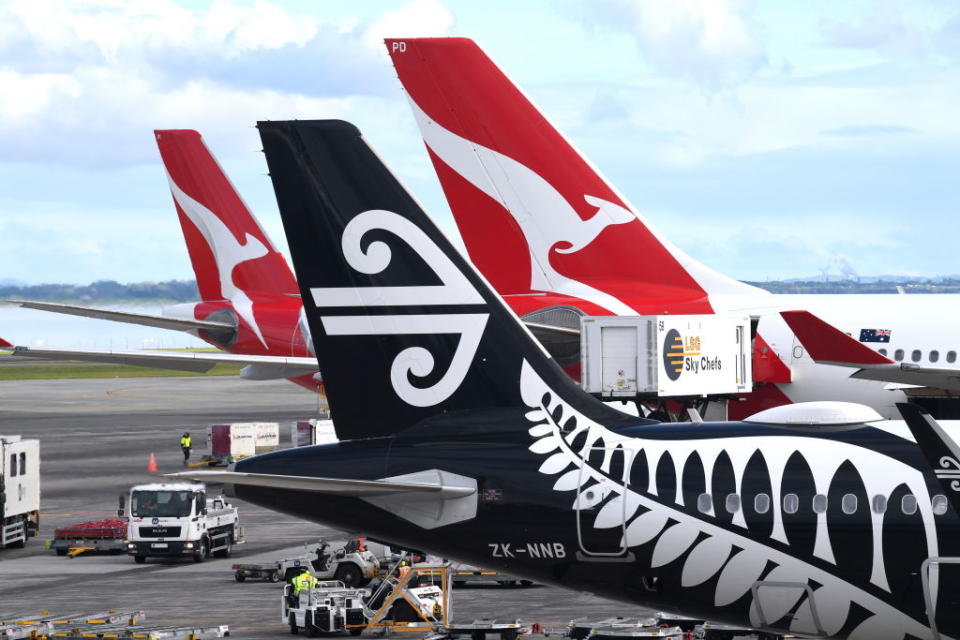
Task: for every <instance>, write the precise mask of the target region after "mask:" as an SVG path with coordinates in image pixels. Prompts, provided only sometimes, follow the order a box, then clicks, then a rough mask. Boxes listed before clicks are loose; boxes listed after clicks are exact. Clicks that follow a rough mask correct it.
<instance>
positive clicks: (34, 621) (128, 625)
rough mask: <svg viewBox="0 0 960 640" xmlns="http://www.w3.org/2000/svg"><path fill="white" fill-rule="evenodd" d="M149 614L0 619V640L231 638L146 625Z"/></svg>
mask: <svg viewBox="0 0 960 640" xmlns="http://www.w3.org/2000/svg"><path fill="white" fill-rule="evenodd" d="M145 618H146V614H145V613H144V612H143V611H140V610H132V611H117V610H113V609H110V610H107V611H101V612H96V613H92V614H70V615H66V616H56V615H50V613H49V612H48V611H43V612H40V613H39V614H36V615H26V616H0V637H2V638H4V639H5V640H20V639H21V638H30V639H31V640H52V639H59V640H81V639H87V638H111V639H116V640H207V639H209V638H224V637H227V636H229V635H230V628H229V627H228V626H227V625H219V626H209V627H165V626H155V627H151V626H147V625H143V624H142V623H143V620H144V619H145Z"/></svg>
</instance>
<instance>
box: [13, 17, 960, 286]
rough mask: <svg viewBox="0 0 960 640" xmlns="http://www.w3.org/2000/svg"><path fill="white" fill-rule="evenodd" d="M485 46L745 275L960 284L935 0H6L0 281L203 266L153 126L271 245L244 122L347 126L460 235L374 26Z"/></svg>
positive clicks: (954, 34)
mask: <svg viewBox="0 0 960 640" xmlns="http://www.w3.org/2000/svg"><path fill="white" fill-rule="evenodd" d="M443 35H456V36H466V37H470V38H473V39H475V40H476V41H477V42H478V43H479V44H480V45H481V46H482V47H483V48H484V49H486V50H487V52H488V53H490V55H491V56H492V57H493V58H494V59H495V60H497V62H498V63H499V64H500V65H501V67H503V69H504V70H505V71H506V72H507V73H508V75H510V76H511V77H512V78H513V79H514V80H515V81H516V82H517V83H518V84H520V85H521V86H522V87H523V88H524V89H525V90H526V91H527V92H528V93H529V94H530V95H531V96H532V97H533V98H534V100H535V101H536V102H537V103H538V105H539V106H540V107H541V108H543V109H544V110H545V111H546V114H547V115H548V117H550V118H551V119H552V120H553V121H554V123H556V124H557V125H558V126H559V127H560V128H561V129H562V130H563V131H564V132H565V133H566V134H567V135H568V136H569V137H571V138H572V139H573V140H574V141H575V143H576V144H577V145H578V146H579V147H580V148H581V149H582V150H583V151H585V152H586V153H587V155H588V156H589V157H590V158H591V159H592V160H593V162H594V163H595V164H596V165H598V166H599V167H600V168H601V170H602V171H603V172H604V173H605V174H606V175H607V176H608V177H609V178H610V179H611V180H612V181H613V182H614V183H615V184H616V185H617V186H618V188H619V189H620V190H621V191H622V192H623V193H625V194H626V196H627V197H628V198H629V199H630V200H631V201H632V203H633V204H634V205H635V206H636V207H637V208H638V209H640V210H641V211H643V212H645V213H646V214H647V216H648V217H649V219H650V220H652V221H653V223H654V224H655V225H656V226H657V227H658V228H659V229H660V230H661V231H663V232H664V233H665V234H666V235H667V236H668V237H670V238H671V239H672V240H673V241H674V242H675V243H676V244H678V245H679V246H680V247H682V248H683V249H685V250H686V251H687V252H688V253H689V254H691V255H692V256H694V257H696V258H698V259H700V260H701V261H703V262H705V263H707V264H709V265H710V266H712V267H714V268H717V269H719V270H721V271H724V272H726V273H728V274H730V275H733V276H735V277H737V278H742V279H756V280H763V279H767V278H771V279H773V278H782V277H795V276H809V275H816V274H818V273H820V272H821V271H823V270H829V271H830V272H832V273H834V274H839V273H840V272H842V271H851V270H852V271H854V272H856V273H859V274H862V275H874V274H888V273H898V274H916V275H927V276H934V275H941V274H953V273H960V257H958V256H960V251H958V250H960V238H958V234H957V224H956V221H957V219H958V215H960V195H958V182H960V181H958V179H957V175H958V169H960V161H958V160H960V117H958V112H957V105H958V104H960V70H958V62H960V5H957V3H956V2H952V1H948V0H930V1H927V2H916V1H910V2H906V1H904V2H895V1H892V0H891V1H885V0H851V1H849V2H843V3H838V2H835V1H833V0H830V1H818V0H813V1H806V2H799V3H783V2H779V1H763V0H758V1H756V2H751V1H748V0H670V1H669V2H666V1H663V0H600V1H594V2H589V3H586V2H583V3H580V2H573V1H570V0H567V1H561V2H552V1H547V0H543V1H539V0H525V1H524V2H522V3H521V2H516V1H506V2H498V1H494V0H487V1H485V2H472V1H471V2H457V1H454V0H447V1H444V0H412V1H410V0H398V1H390V2H386V1H384V2H341V1H335V0H326V1H324V2H312V1H308V0H303V1H299V2H280V1H279V0H269V1H268V0H258V1H254V2H244V1H239V0H214V1H213V2H174V1H172V0H149V1H144V2H129V3H124V2H114V1H110V0H83V1H78V2H70V1H67V0H62V1H61V0H51V1H46V0H24V1H0V87H2V90H0V237H2V239H3V243H2V250H0V281H3V280H4V279H13V280H19V281H24V282H27V283H40V282H75V283H87V282H90V281H93V280H97V279H115V280H119V281H122V282H135V281H143V280H165V279H172V278H181V279H187V278H191V277H193V276H192V273H191V271H190V267H189V263H188V260H187V255H186V250H185V248H184V246H183V242H182V238H181V236H180V229H179V225H178V224H177V222H176V218H175V214H174V211H173V207H172V204H171V199H170V194H169V192H168V190H167V188H166V181H165V178H164V173H163V169H162V166H161V165H160V163H159V158H158V154H157V151H156V147H155V145H154V140H153V136H152V134H151V131H152V130H153V129H154V128H194V129H198V130H200V131H201V132H202V133H203V134H204V137H205V138H206V140H207V143H208V145H209V146H210V147H211V149H212V150H213V151H214V153H215V154H216V155H217V156H218V158H219V159H220V161H221V164H223V165H224V167H225V168H226V169H227V171H228V172H229V174H230V175H231V177H232V179H233V181H234V183H235V184H236V185H237V186H238V188H239V189H240V191H241V192H242V195H243V196H244V197H245V199H246V200H247V202H248V203H249V204H250V205H251V207H252V208H253V209H254V212H255V214H256V215H258V216H259V217H260V219H261V220H262V222H263V223H264V226H265V227H266V228H267V230H268V232H269V233H270V235H271V236H272V238H273V239H274V241H275V242H276V243H278V244H282V242H283V234H282V230H281V228H280V221H279V216H278V215H277V211H276V204H275V201H274V198H273V193H272V189H271V187H270V183H269V179H268V178H267V177H266V176H265V175H264V174H265V164H264V161H263V157H262V154H260V153H258V151H257V150H258V149H259V140H258V136H257V134H256V130H255V129H253V128H252V126H251V125H253V123H254V122H255V121H256V120H258V119H287V118H330V117H338V118H345V119H349V120H352V121H353V122H355V123H356V124H357V125H358V126H360V128H361V129H362V130H363V131H364V132H365V134H366V136H367V137H368V139H369V140H371V141H372V142H373V144H374V145H375V146H376V147H377V148H378V150H379V151H380V152H381V154H382V155H383V156H384V157H385V158H386V159H387V161H388V162H389V163H390V164H391V165H392V166H393V167H394V169H395V170H396V171H397V172H398V173H399V174H400V175H401V176H402V178H403V179H404V180H405V181H406V183H407V184H408V186H410V187H411V188H412V189H413V190H414V191H415V192H416V193H417V195H418V196H419V198H420V199H421V200H422V201H423V202H424V203H425V204H426V205H427V206H428V208H429V209H430V210H431V211H432V212H433V213H434V214H435V215H436V216H437V217H439V218H440V219H441V221H443V222H444V224H445V225H447V226H448V227H449V228H451V229H452V228H453V225H452V219H451V217H450V213H449V210H448V209H447V206H446V203H445V201H444V199H443V195H442V193H441V191H440V188H439V185H438V183H437V181H436V178H435V176H434V174H433V170H432V168H431V167H430V165H429V161H428V159H427V156H426V153H425V151H424V148H423V145H422V143H421V141H420V137H419V135H418V133H417V130H416V125H415V124H414V121H413V117H412V115H411V113H410V111H409V107H408V106H407V104H406V103H405V101H404V99H403V96H402V93H401V89H400V84H399V82H398V81H397V79H396V77H395V75H394V73H393V70H392V68H391V66H390V63H389V59H388V58H387V56H386V53H385V50H384V48H383V45H382V43H381V39H382V38H384V37H388V36H389V37H404V36H406V37H411V36H443Z"/></svg>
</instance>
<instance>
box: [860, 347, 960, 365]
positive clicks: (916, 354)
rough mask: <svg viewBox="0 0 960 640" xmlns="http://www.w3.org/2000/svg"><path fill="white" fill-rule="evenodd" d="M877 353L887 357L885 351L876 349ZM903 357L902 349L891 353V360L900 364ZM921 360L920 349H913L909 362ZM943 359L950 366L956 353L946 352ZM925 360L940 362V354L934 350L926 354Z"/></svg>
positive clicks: (921, 353) (954, 359)
mask: <svg viewBox="0 0 960 640" xmlns="http://www.w3.org/2000/svg"><path fill="white" fill-rule="evenodd" d="M878 351H879V352H880V355H882V356H885V355H887V350H886V349H878ZM905 355H906V354H905V353H904V351H903V349H897V350H896V351H894V352H893V359H894V360H896V361H897V362H900V361H901V360H903V358H904V356H905ZM921 358H923V352H922V351H920V349H914V350H913V351H911V352H910V360H911V361H912V362H920V359H921ZM945 359H946V361H947V362H949V363H951V364H952V363H954V362H956V361H957V352H956V351H947V356H946V358H945ZM927 360H929V361H930V362H937V361H938V360H940V352H939V351H937V350H936V349H934V350H933V351H931V352H930V353H929V354H927Z"/></svg>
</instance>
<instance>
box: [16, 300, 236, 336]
mask: <svg viewBox="0 0 960 640" xmlns="http://www.w3.org/2000/svg"><path fill="white" fill-rule="evenodd" d="M4 302H6V303H7V304H15V305H18V306H21V307H23V308H24V309H38V310H40V311H52V312H54V313H65V314H67V315H71V316H82V317H84V318H99V319H101V320H113V321H114V322H126V323H127V324H139V325H143V326H145V327H156V328H158V329H173V330H175V331H196V330H197V329H208V330H209V329H215V330H216V329H219V330H221V331H222V330H224V329H229V330H230V331H234V330H236V327H235V326H234V325H233V324H231V323H229V322H215V321H210V320H192V319H189V318H168V317H166V316H158V315H152V314H149V313H131V312H129V311H114V310H112V309H97V308H95V307H82V306H80V305H74V304H59V303H56V302H39V301H36V300H5V301H4Z"/></svg>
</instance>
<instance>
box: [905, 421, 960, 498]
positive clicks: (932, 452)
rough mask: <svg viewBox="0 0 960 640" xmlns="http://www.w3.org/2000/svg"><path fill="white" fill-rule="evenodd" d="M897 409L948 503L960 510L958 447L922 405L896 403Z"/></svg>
mask: <svg viewBox="0 0 960 640" xmlns="http://www.w3.org/2000/svg"><path fill="white" fill-rule="evenodd" d="M897 409H899V410H900V415H902V416H903V419H904V421H905V422H906V423H907V427H908V428H909V429H910V432H911V433H913V437H914V438H916V440H917V445H918V446H919V447H920V451H922V452H923V455H924V457H925V458H926V459H927V461H928V462H929V463H930V466H931V467H933V472H934V474H936V476H937V480H939V481H940V484H941V486H942V487H943V489H944V493H946V495H947V497H948V498H949V499H950V504H951V505H953V508H954V509H955V510H957V511H960V446H957V443H956V441H955V440H954V439H953V438H951V437H950V436H949V435H947V433H946V431H944V430H943V427H941V426H940V424H939V423H937V421H936V420H934V419H933V416H931V415H930V414H929V413H927V411H926V410H924V409H923V408H922V407H920V406H918V405H915V404H911V403H909V402H898V403H897Z"/></svg>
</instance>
